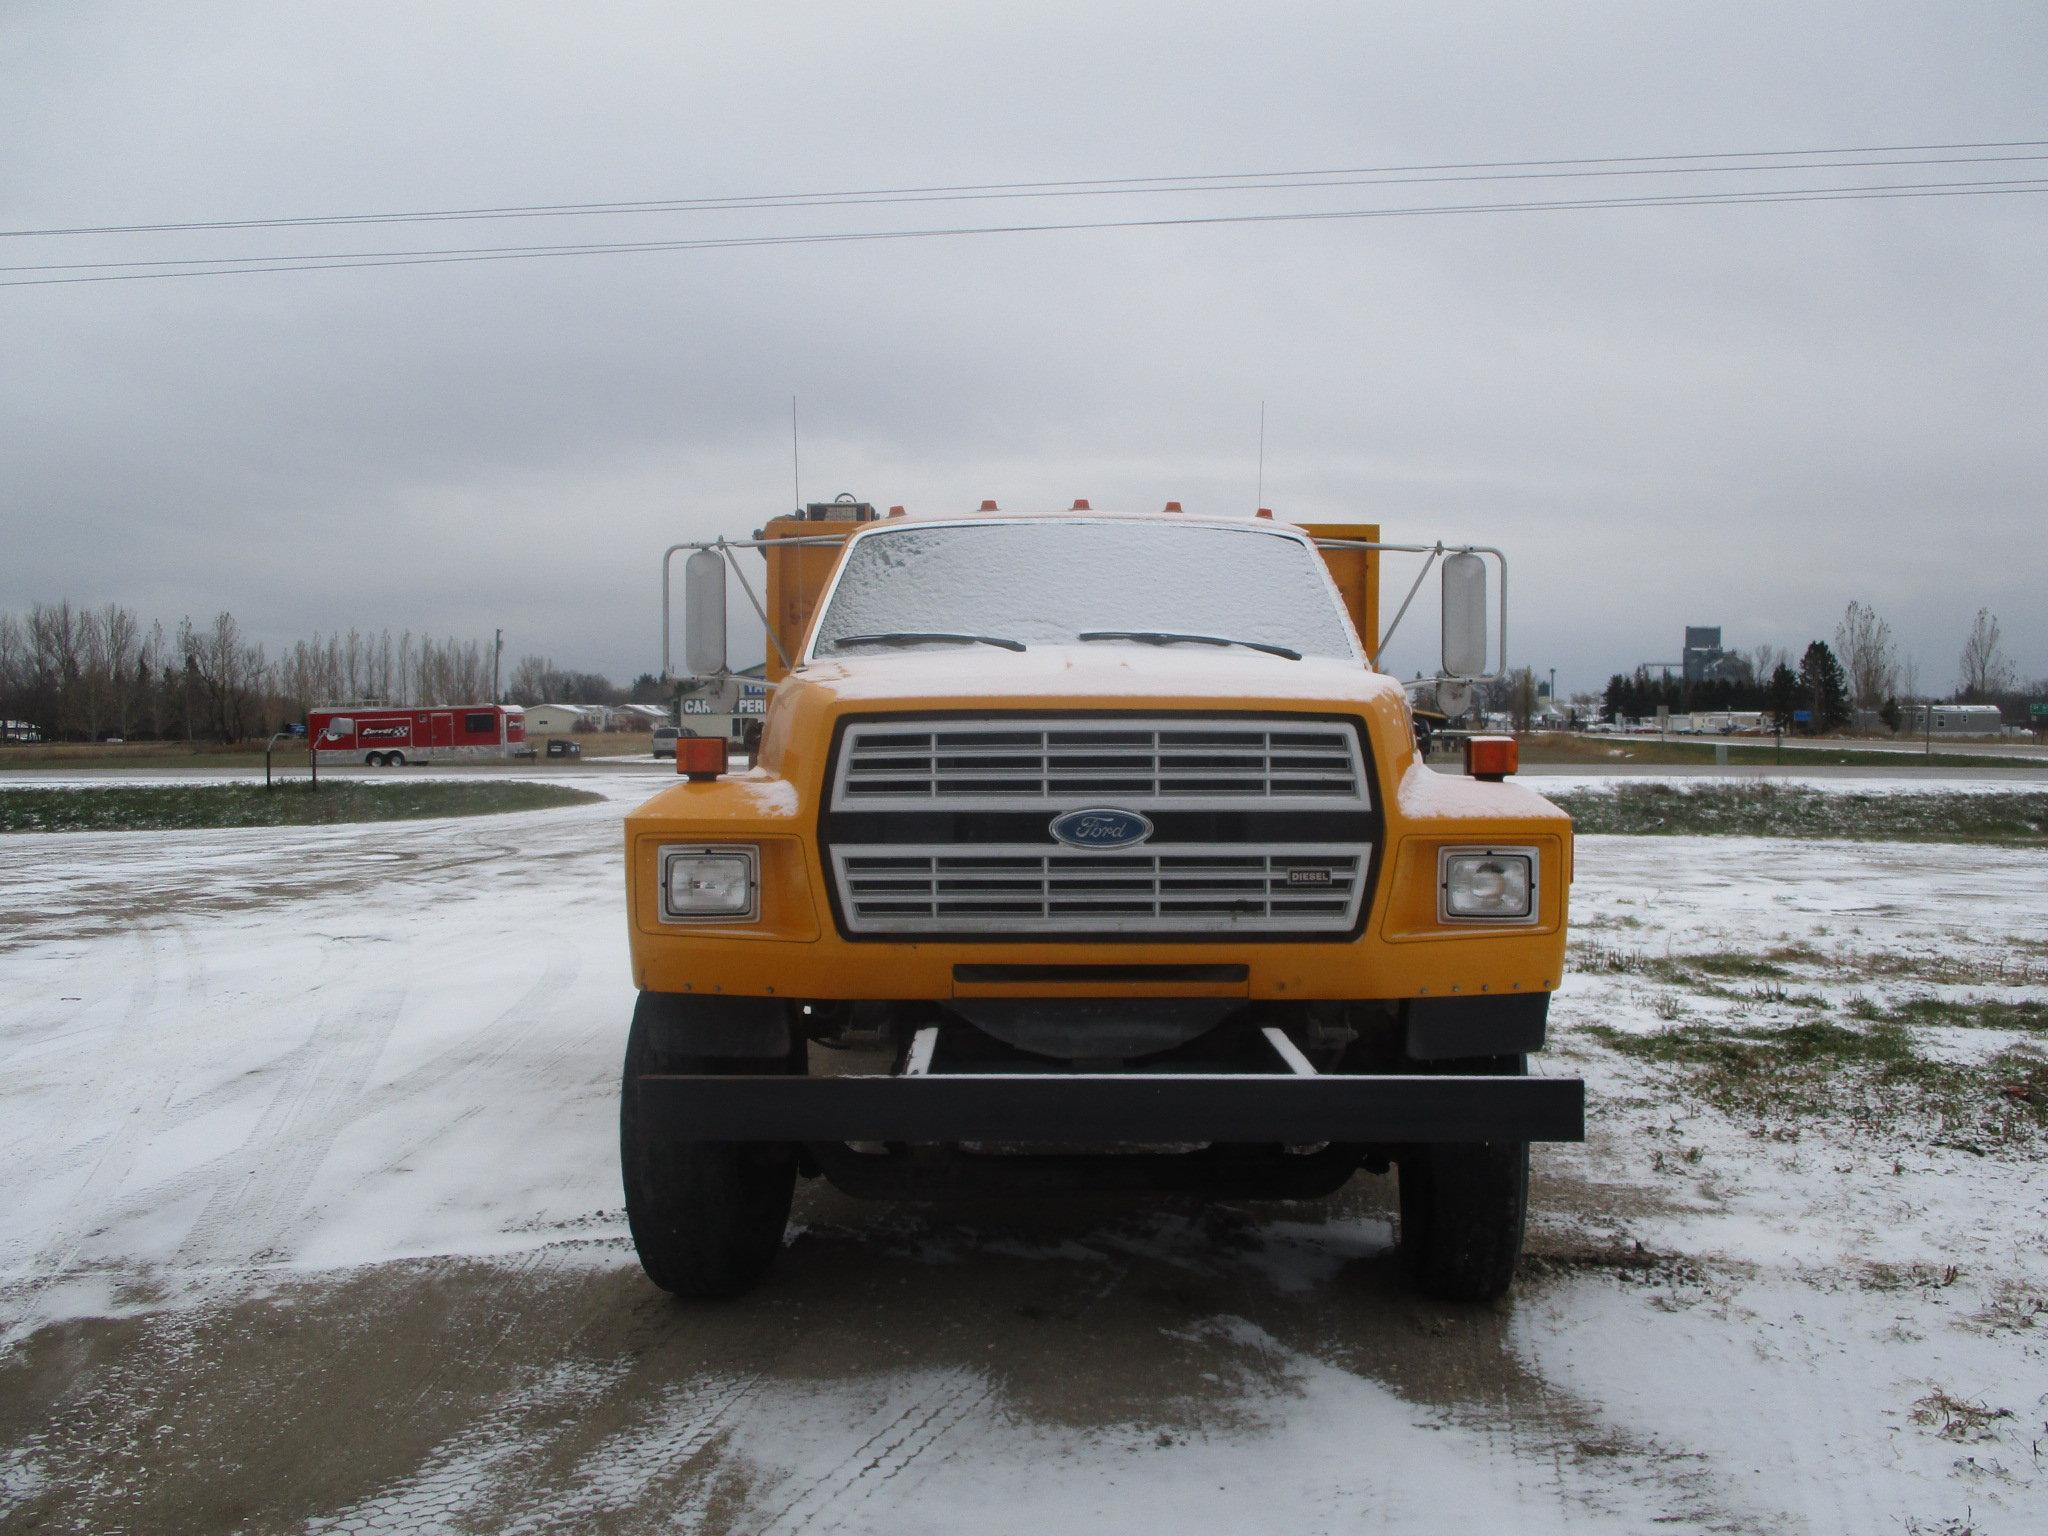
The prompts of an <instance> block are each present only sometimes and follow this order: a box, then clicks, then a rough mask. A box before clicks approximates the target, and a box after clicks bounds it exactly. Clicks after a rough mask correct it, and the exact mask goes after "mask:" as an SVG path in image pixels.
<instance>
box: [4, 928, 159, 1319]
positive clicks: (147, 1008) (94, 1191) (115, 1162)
mask: <svg viewBox="0 0 2048 1536" xmlns="http://www.w3.org/2000/svg"><path fill="white" fill-rule="evenodd" d="M129 932H130V933H131V934H132V935H133V937H134V940H135V942H136V943H137V944H138V945H139V946H140V947H141V950H142V959H141V963H140V965H139V966H138V968H137V969H138V975H137V976H136V979H135V981H134V982H133V983H132V984H131V986H130V987H129V989H128V996H127V1000H126V1002H125V1004H124V1005H123V1009H122V1011H123V1013H124V1014H125V1015H126V1016H127V1017H128V1018H130V1019H132V1020H135V1021H137V1022H138V1024H139V1023H141V1021H144V1020H147V1019H148V1017H149V1015H150V1013H151V1011H152V1010H153V1008H154V1006H155V1002H156V995H157V990H158V986H159V972H160V969H161V967H160V964H159V951H160V947H161V946H160V943H159V941H158V939H157V936H156V934H155V932H154V930H153V929H152V928H151V927H149V926H140V925H139V926H137V927H135V928H132V929H130V930H129ZM125 1076H127V1077H128V1078H129V1080H130V1081H132V1083H133V1084H134V1087H133V1089H132V1091H131V1093H130V1095H129V1099H128V1105H127V1108H126V1110H125V1111H124V1112H123V1113H122V1115H121V1117H120V1118H119V1119H118V1120H117V1121H116V1122H115V1124H114V1126H113V1128H112V1130H111V1131H110V1132H109V1133H108V1134H107V1135H106V1136H105V1137H104V1138H103V1140H102V1143H101V1146H100V1150H99V1154H98V1156H97V1157H96V1158H94V1160H93V1163H92V1166H91V1167H90V1168H88V1169H87V1170H86V1175H85V1178H84V1179H83V1181H81V1182H80V1184H79V1186H78V1187H77V1189H75V1190H74V1191H73V1192H72V1194H71V1197H70V1198H69V1199H68V1200H67V1201H66V1202H65V1207H66V1209H67V1210H68V1211H70V1212H72V1213H74V1214H73V1215H72V1218H71V1220H70V1222H69V1223H68V1224H67V1225H66V1226H64V1227H62V1228H60V1229H59V1230H58V1232H57V1233H56V1235H55V1236H54V1237H52V1238H51V1239H50V1240H49V1241H47V1242H45V1243H44V1244H43V1246H42V1248H41V1249H40V1251H39V1252H38V1253H37V1254H36V1255H35V1256H34V1257H33V1258H31V1259H30V1261H29V1264H28V1278H27V1280H26V1282H25V1294H24V1296H23V1298H22V1303H21V1308H20V1310H19V1311H18V1312H17V1313H16V1314H15V1316H14V1318H13V1319H12V1320H11V1321H10V1322H9V1323H8V1325H7V1326H6V1328H5V1329H4V1330H0V1354H5V1353H6V1352H7V1351H9V1350H11V1349H12V1348H13V1347H14V1346H15V1344H17V1343H18V1342H19V1341H20V1340H22V1339H24V1338H26V1337H27V1336H28V1335H29V1334H30V1333H32V1332H34V1331H35V1324H36V1319H37V1317H38V1315H39V1314H40V1312H41V1310H42V1304H43V1300H44V1298H45V1296H46V1295H47V1294H48V1292H49V1289H50V1287H51V1286H52V1285H53V1284H55V1283H56V1282H57V1281H58V1280H59V1279H61V1278H62V1277H63V1276H64V1275H65V1274H66V1273H67V1272H68V1271H69V1270H70V1269H71V1267H72V1265H73V1264H74V1263H75V1262H76V1260H77V1258H78V1251H79V1249H80V1248H82V1247H83V1246H84V1245H85V1242H86V1240H87V1239H88V1238H90V1237H91V1236H92V1235H93V1234H94V1233H96V1232H98V1231H101V1230H103V1229H104V1227H105V1226H106V1224H107V1217H106V1211H105V1206H106V1203H107V1201H108V1198H109V1197H110V1196H111V1195H112V1194H113V1193H114V1192H115V1191H117V1190H119V1189H120V1187H121V1185H122V1184H123V1183H124V1182H125V1181H126V1180H127V1178H128V1175H129V1174H130V1172H132V1171H133V1169H134V1167H135V1165H136V1163H137V1162H138V1161H139V1160H140V1158H141V1153H142V1149H143V1147H144V1146H145V1145H147V1144H148V1142H149V1141H150V1140H151V1139H152V1138H153V1137H154V1136H155V1134H156V1131H157V1127H158V1124H159V1123H160V1121H161V1120H162V1118H163V1115H164V1113H165V1111H166V1109H167V1108H168V1107H169V1105H170V1102H171V1100H172V1098H173V1097H174V1096H175V1095H176V1093H177V1088H178V1077H177V1074H176V1073H175V1072H174V1073H172V1074H170V1075H169V1076H168V1077H166V1078H164V1079H162V1080H157V1079H154V1078H152V1077H151V1075H150V1074H149V1073H148V1072H145V1071H137V1072H131V1073H128V1074H125Z"/></svg>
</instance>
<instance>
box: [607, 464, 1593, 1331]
mask: <svg viewBox="0 0 2048 1536" xmlns="http://www.w3.org/2000/svg"><path fill="white" fill-rule="evenodd" d="M748 552H758V553H759V554H760V555H761V556H762V557H764V562H763V564H762V565H758V566H757V565H756V564H755V563H754V561H753V559H752V558H747V559H745V560H743V559H742V555H743V554H746V553H748ZM683 553H687V556H688V558H687V560H686V561H685V566H684V569H685V579H684V599H685V600H684V604H683V608H684V612H683V624H684V628H685V633H686V643H687V645H688V649H689V655H688V668H689V671H690V672H691V673H692V674H695V675H696V676H699V677H704V676H713V675H717V674H719V673H721V672H722V671H723V670H724V669H725V667H726V645H727V639H726V624H727V617H726V609H727V593H728V590H729V589H733V588H737V589H738V590H740V591H742V592H744V594H745V596H746V598H747V601H748V602H749V604H750V605H751V607H752V608H753V610H754V612H755V613H756V614H757V615H758V617H759V619H760V620H761V622H762V625H763V628H764V631H765V635H766V641H767V667H766V674H767V679H768V681H769V683H770V684H771V685H772V686H771V690H770V701H769V705H768V709H767V713H766V717H765V721H764V729H763V733H762V736H761V739H760V746H759V752H758V756H757V758H756V760H755V761H753V762H752V763H751V764H749V765H747V766H745V767H744V768H737V767H733V766H730V765H729V764H728V762H727V751H728V744H727V743H726V742H724V741H722V740H716V739H700V740H697V741H691V740H689V739H687V738H686V739H684V740H682V741H679V742H678V744H677V769H678V779H677V782H676V783H675V784H674V785H673V786H671V787H669V788H667V789H665V790H663V791H662V792H661V793H660V794H658V795H656V796H655V797H654V798H653V799H651V800H649V801H648V802H647V803H646V804H645V805H643V806H641V807H640V808H639V809H638V810H636V811H635V812H633V814H632V815H631V816H629V817H628V818H627V821H626V906H627V913H628V918H627V921H628V925H629V931H630V935H631V943H632V964H633V980H634V983H635V985H636V986H637V987H638V988H639V1001H638V1004H637V1006H636V1008H635V1010H634V1015H633V1022H632V1028H631V1032H630V1037H629V1040H628V1044H627V1048H626V1062H625V1074H624V1083H623V1089H622V1095H621V1108H620V1146H621V1161H622V1165H623V1175H624V1184H625V1198H626V1211H627V1217H628V1221H629V1224H630V1227H631V1230H632V1236H633V1241H634V1244H635V1246H636V1248H637V1250H638V1252H639V1256H640V1260H641V1263H642V1265H643V1266H644V1267H645V1269H646V1272H647V1274H648V1276H649V1277H650V1278H651V1279H652V1280H653V1281H654V1283H655V1284H656V1285H659V1286H661V1287H663V1288H664V1289H667V1290H669V1291H671V1292H674V1293H676V1294H678V1295H682V1296H688V1297H706V1298H709V1297H726V1296H732V1295H736V1294H738V1293H740V1292H742V1291H744V1290H746V1289H747V1288H749V1287H751V1286H752V1285H753V1284H755V1283H756V1282H757V1281H758V1280H759V1279H760V1278H761V1277H762V1276H763V1274H764V1273H765V1272H766V1271H767V1269H768V1268H769V1266H770V1264H771V1263H772V1261H773V1260H774V1258H775V1256H776V1255H777V1253H778V1252H779V1251H780V1249H781V1247H782V1241H783V1234H784V1229H785V1226H786V1223H787V1220H788V1215H789V1209H790V1203H791V1199H792V1194H793V1191H794V1188H795V1183H796V1180H797V1179H798V1177H799V1176H803V1177H823V1178H825V1179H828V1180H829V1181H831V1182H832V1183H833V1184H834V1185H836V1186H838V1187H839V1188H841V1189H843V1190H846V1191H849V1192H851V1193H853V1194H855V1195H861V1196H876V1197H883V1198H897V1199H931V1198H938V1197H942V1196H945V1195H947V1194H951V1193H956V1192H991V1191H993V1192H1017V1193H1034V1192H1049V1191H1058V1190H1069V1189H1085V1190H1104V1189H1135V1190H1164V1191H1195V1192H1203V1193H1209V1194H1220V1195H1226V1196H1231V1197H1240V1198H1276V1199H1313V1198H1318V1197H1322V1196H1326V1195H1328V1194H1330V1193H1332V1192H1334V1191H1335V1190H1336V1189H1337V1188H1338V1187H1339V1186H1341V1185H1342V1184H1343V1183H1344V1182H1345V1181H1346V1180H1347V1179H1349V1178H1350V1177H1351V1176H1352V1175H1353V1174H1354V1173H1356V1172H1358V1171H1359V1170H1360V1169H1365V1170H1369V1171H1372V1172H1376V1173H1385V1172H1388V1171H1389V1170H1394V1171H1397V1174H1398V1191H1399V1211H1400V1216H1399V1252H1400V1256H1401V1259H1402V1262H1403V1264H1404V1267H1405V1270H1406V1272H1407V1274H1408V1275H1409V1276H1410V1277H1411V1279H1412V1281H1413V1283H1414V1284H1415V1285H1417V1286H1418V1287H1419V1288H1420V1289H1422V1290H1424V1291H1426V1292H1428V1293H1430V1294H1433V1295H1437V1296H1441V1297H1446V1298H1455V1299H1475V1300H1476V1299H1485V1298H1491V1297H1494V1296H1498V1295H1500V1294H1501V1293H1502V1292H1503V1291H1505V1290H1506V1288H1507V1287H1508V1285H1509V1283H1510V1281H1511V1278H1512V1275H1513V1271H1514V1266H1515V1262H1516V1259H1517V1256H1518V1254H1519V1252H1520V1249H1521V1243H1522V1229H1523V1220H1524V1212H1525V1208H1526V1203H1527V1191H1528V1166H1529V1162H1528V1158H1529V1144H1530V1142H1532V1141H1546V1140H1549V1141H1555V1140H1577V1139H1579V1138H1581V1137H1582V1136H1583V1134H1584V1088H1583V1085H1582V1084H1581V1083H1580V1082H1579V1081H1577V1080H1576V1079H1572V1078H1566V1077H1554V1076H1538V1075H1532V1074H1530V1073H1529V1071H1528V1070H1527V1063H1528V1060H1529V1057H1530V1056H1531V1055H1532V1054H1533V1053H1535V1052H1537V1051H1539V1050H1541V1049H1542V1047H1543V1044H1544V1037H1545V1026H1546V1015H1547V1011H1548V1004H1549V1000H1550V994H1551V992H1552V991H1553V990H1554V989H1555V988H1556V986H1557V984H1558V979H1559V975H1560V971H1561V967H1562V966H1563V963H1564V953H1565V910H1566V898H1567V894H1568V891H1569V888H1570V884H1571V874H1572V832H1571V823H1570V821H1569V819H1568V818H1567V817H1566V816H1565V814H1564V813H1563V812H1562V811H1560V810H1558V809H1557V807H1555V806H1553V805H1552V804H1550V803H1549V802H1548V801H1546V800H1544V799H1543V798H1542V797H1540V796H1539V795H1537V794H1535V793H1533V792H1531V791H1530V790H1527V789H1524V788H1522V787H1520V786H1519V785H1516V784H1514V783H1511V782H1508V779H1509V776H1510V775H1511V774H1512V773H1513V771H1514V767H1515V762H1514V743H1513V742H1512V740H1508V739H1505V738H1484V737H1479V738H1473V739H1471V740H1468V741H1467V743H1466V747H1465V751H1466V770H1467V771H1466V773H1465V774H1464V775H1462V776H1461V775H1456V774H1449V773H1442V772H1438V771H1435V770H1432V769H1430V768H1428V767H1426V766H1425V765H1424V763H1423V761H1422V759H1421V757H1420V755H1419V754H1418V753H1417V751H1416V738H1415V734H1414V731H1415V726H1414V718H1413V709H1412V708H1411V705H1410V702H1409V700H1408V697H1407V694H1406V692H1405V691H1404V688H1403V686H1402V685H1401V684H1400V683H1399V682H1397V681H1396V680H1394V679H1393V678H1391V677H1389V676H1387V675H1385V674H1384V673H1382V672H1381V671H1379V670H1378V669H1377V667H1376V658H1377V656H1378V655H1379V652H1380V648H1381V646H1382V644H1383V643H1384V641H1385V639H1386V635H1384V634H1382V633H1381V630H1380V607H1379V604H1380V594H1379V574H1380V562H1381V559H1382V557H1383V556H1386V555H1388V554H1390V553H1403V554H1408V553H1412V554H1416V555H1419V556H1421V557H1422V563H1423V573H1424V574H1426V573H1427V571H1428V569H1429V568H1430V567H1432V566H1435V567H1438V568H1439V569H1440V572H1441V580H1442V584H1443V602H1442V615H1443V628H1444V658H1443V667H1442V669H1441V672H1440V674H1439V677H1438V678H1437V679H1435V680H1433V682H1434V684H1435V686H1436V687H1437V689H1438V693H1439V696H1440V697H1441V698H1443V699H1444V700H1446V701H1447V702H1452V703H1455V702H1456V701H1457V699H1458V695H1459V692H1460V690H1461V689H1465V688H1468V687H1469V685H1470V684H1471V683H1472V682H1474V681H1477V680H1479V679H1481V678H1482V677H1484V676H1485V675H1487V674H1488V671H1489V667H1488V657H1489V655H1490V654H1491V653H1492V646H1491V641H1490V633H1491V631H1492V630H1493V628H1494V617H1493V611H1492V608H1491V607H1490V605H1489V601H1488V595H1487V594H1488V586H1489V581H1490V578H1491V573H1492V571H1493V570H1494V568H1495V564H1498V568H1499V576H1498V581H1499V583H1500V591H1501V593H1502V596H1503V601H1502V603H1501V604H1500V612H1499V628H1500V634H1501V646H1500V649H1501V652H1502V654H1504V653H1505V617H1506V609H1505V602H1504V595H1505V586H1506V571H1505V563H1504V561H1501V560H1500V557H1499V554H1498V552H1497V551H1492V550H1486V549H1481V548H1477V547H1463V548H1460V547H1446V546H1443V545H1428V546H1422V545H1413V546H1397V545H1389V544H1384V543H1382V542H1381V541H1380V539H1379V536H1378V529H1377V528H1376V527H1374V526H1371V525H1363V524H1361V525H1341V524H1337V525H1333V524H1319V523H1318V524H1302V525H1291V524H1287V523H1283V522H1277V521H1274V520H1272V519H1271V517H1270V515H1269V514H1266V513H1264V512H1261V513H1260V515H1259V516H1258V517H1254V518H1240V519H1215V518H1197V517H1191V516H1186V515H1182V514H1181V513H1180V510H1179V508H1178V506H1176V505H1175V504H1172V503H1169V504H1168V509H1167V510H1166V511H1165V512H1163V513H1158V514H1147V515H1112V514H1109V513H1105V512H1097V511H1093V510H1091V509H1090V508H1089V507H1088V506H1087V504H1086V503H1076V504H1075V506H1074V508H1073V509H1072V510H1070V511H1067V512H1062V513H1057V514H1049V515H1013V514H1010V513H1005V512H1002V511H1001V510H999V509H997V508H996V507H995V505H994V504H993V503H987V504H984V507H983V509H982V510H981V511H980V512H979V513H976V514H972V515H965V516H949V517H930V518H926V517H906V516H903V515H901V509H898V508H891V509H890V510H889V512H888V513H886V514H878V513H877V512H876V510H875V509H874V508H873V507H871V506H869V505H867V504H864V503H855V502H852V501H850V500H847V499H842V500H841V501H840V502H837V503H824V504H817V505H813V506H810V507H808V508H806V509H805V510H804V511H803V512H802V513H799V514H798V515H795V516H792V517H786V518H778V519H776V520H774V521H772V522H770V523H768V524H767V526H765V527H763V528H761V529H760V530H758V531H757V532H756V533H755V534H754V536H753V537H751V538H745V539H732V540H725V539H721V540H717V541H714V542H711V543H707V544H701V545H677V546H675V547H674V548H672V549H671V550H670V551H668V553H667V555H665V556H664V559H663V650H664V655H663V666H664V671H666V670H667V666H668V656H667V647H668V634H669V625H668V620H669V573H670V571H671V568H672V561H673V557H674V556H676V555H678V554H683ZM1489 561H1492V562H1494V563H1495V564H1490V563H1489ZM1422 579H1423V577H1422V575H1418V576H1417V577H1416V578H1415V585H1414V586H1411V587H1409V588H1408V592H1407V600H1404V602H1403V604H1402V606H1401V613H1405V612H1406V611H1407V606H1408V601H1409V600H1412V599H1413V597H1414V596H1415V594H1416V592H1417V590H1418V589H1419V588H1420V586H1421V584H1422ZM1399 619H1400V614H1399V613H1397V614H1396V616H1395V621H1394V622H1395V624H1398V622H1399ZM1393 627H1394V626H1393V625H1389V626H1388V631H1387V633H1389V634H1390V633H1391V632H1392V629H1393ZM1492 670H1493V671H1494V672H1496V673H1497V672H1498V670H1499V666H1498V664H1496V665H1495V666H1494V667H1493V668H1492Z"/></svg>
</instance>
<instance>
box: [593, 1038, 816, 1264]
mask: <svg viewBox="0 0 2048 1536" xmlns="http://www.w3.org/2000/svg"><path fill="white" fill-rule="evenodd" d="M659 1033H660V1031H659V1029H658V1025H657V1019H656V1018H655V1017H654V1016H653V1015H652V1013H651V1012H650V1010H647V1009H640V1010H637V1011H636V1012H635V1014H634V1017H633V1029H632V1033H631V1034H630V1035H629V1036H628V1038H627V1041H626V1069H625V1082H624V1084H623V1085H622V1090H621V1094H620V1099H619V1164H620V1170H621V1173H622V1175H623V1182H624V1184H625V1192H626V1225H627V1227H628V1229H629V1230H630V1231H631V1232H632V1234H633V1247H634V1250H635V1251H636V1252H637V1253H638V1254H639V1256H640V1267H641V1268H642V1269H644V1270H645V1271H646V1272H647V1278H648V1279H650V1280H652V1281H653V1282H654V1283H655V1284H656V1285H658V1286H660V1287H661V1288H662V1289H663V1290H665V1291H667V1292H669V1293H670V1294H671V1295H675V1296H681V1297H685V1298H687V1299H690V1300H697V1301H724V1300H730V1299H731V1298H733V1297H736V1296H741V1295H744V1294H745V1293H746V1292H748V1291H750V1290H752V1289H753V1288H754V1287H755V1286H756V1285H758V1284H759V1283H760V1282H761V1278H762V1277H763V1276H764V1275H766V1274H767V1272H768V1270H769V1267H770V1266H771V1265H773V1264H774V1262H775V1258H776V1255H777V1254H779V1253H781V1251H782V1235H783V1231H784V1229H785V1228H786V1227H787V1226H788V1224H789V1207H790V1201H791V1200H792V1198H793V1197H794V1195H795V1192H796V1149H795V1148H794V1147H789V1146H776V1145H756V1144H753V1143H746V1142H711V1141H689V1140H686V1139H685V1138H684V1137H683V1136H682V1135H681V1134H678V1133H679V1131H680V1130H682V1129H684V1128H681V1127H677V1126H674V1125H671V1124H665V1123H657V1122H656V1121H654V1120H653V1119H651V1118H650V1117H649V1116H648V1115H647V1114H646V1113H645V1112H644V1111H643V1109H642V1106H641V1102H640V1095H639V1094H638V1092H636V1091H635V1084H634V1080H635V1079H636V1078H638V1077H639V1076H640V1075H642V1074H643V1073H649V1072H662V1073H679V1074H680V1073H703V1072H750V1071H768V1072H779V1071H790V1070H793V1069H795V1065H796V1064H795V1062H794V1060H791V1061H774V1062H766V1063H763V1062H754V1061H744V1062H741V1061H725V1060H710V1059H707V1058H704V1057H693V1056H686V1055H682V1054H681V1053H679V1052H677V1051H675V1050H674V1049H672V1048H669V1047H668V1046H666V1045H665V1043H664V1042H663V1041H662V1040H661V1039H660V1038H659Z"/></svg>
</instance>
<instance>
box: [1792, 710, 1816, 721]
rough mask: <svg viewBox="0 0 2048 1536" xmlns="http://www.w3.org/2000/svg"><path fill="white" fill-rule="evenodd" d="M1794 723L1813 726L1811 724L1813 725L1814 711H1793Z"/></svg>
mask: <svg viewBox="0 0 2048 1536" xmlns="http://www.w3.org/2000/svg"><path fill="white" fill-rule="evenodd" d="M1792 723H1793V724H1795V725H1811V724H1813V711H1812V710H1810V709H1795V710H1793V711H1792Z"/></svg>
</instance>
